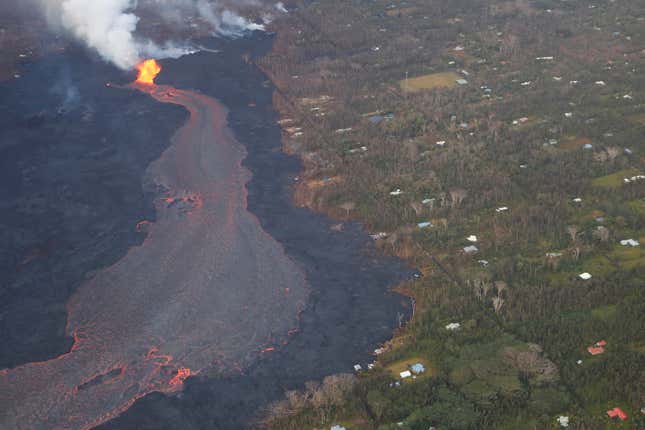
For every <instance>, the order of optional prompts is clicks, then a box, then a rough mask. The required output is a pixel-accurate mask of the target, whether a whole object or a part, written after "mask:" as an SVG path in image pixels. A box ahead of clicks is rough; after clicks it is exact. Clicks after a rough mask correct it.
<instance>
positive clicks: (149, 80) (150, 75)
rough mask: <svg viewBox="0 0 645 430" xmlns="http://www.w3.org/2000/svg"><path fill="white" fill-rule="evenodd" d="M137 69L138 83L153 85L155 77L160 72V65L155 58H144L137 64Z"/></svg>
mask: <svg viewBox="0 0 645 430" xmlns="http://www.w3.org/2000/svg"><path fill="white" fill-rule="evenodd" d="M137 70H139V76H138V77H137V82H138V83H140V84H145V85H154V83H155V78H156V77H157V75H158V74H159V72H161V66H160V65H159V64H158V63H157V62H156V61H155V60H146V61H144V62H143V63H140V64H138V65H137Z"/></svg>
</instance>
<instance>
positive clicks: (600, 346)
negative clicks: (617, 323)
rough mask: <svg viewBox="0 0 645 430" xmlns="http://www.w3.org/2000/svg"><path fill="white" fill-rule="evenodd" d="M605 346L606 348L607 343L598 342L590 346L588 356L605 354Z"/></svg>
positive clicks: (603, 341)
mask: <svg viewBox="0 0 645 430" xmlns="http://www.w3.org/2000/svg"><path fill="white" fill-rule="evenodd" d="M605 346H607V341H606V340H599V341H598V342H596V343H594V344H593V345H592V346H590V347H588V348H587V351H589V354H591V355H600V354H602V353H604V352H605Z"/></svg>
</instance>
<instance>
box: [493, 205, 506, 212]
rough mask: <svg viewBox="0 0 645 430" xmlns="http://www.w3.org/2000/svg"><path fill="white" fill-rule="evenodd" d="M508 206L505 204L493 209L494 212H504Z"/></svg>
mask: <svg viewBox="0 0 645 430" xmlns="http://www.w3.org/2000/svg"><path fill="white" fill-rule="evenodd" d="M507 210H508V208H507V207H506V206H502V207H499V208H497V209H495V212H497V213H500V212H506V211H507Z"/></svg>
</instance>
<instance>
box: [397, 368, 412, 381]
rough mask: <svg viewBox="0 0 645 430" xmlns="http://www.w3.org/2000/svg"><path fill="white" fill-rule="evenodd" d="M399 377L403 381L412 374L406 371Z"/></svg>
mask: <svg viewBox="0 0 645 430" xmlns="http://www.w3.org/2000/svg"><path fill="white" fill-rule="evenodd" d="M399 375H400V376H401V379H405V378H409V377H410V376H412V372H410V371H409V370H404V371H403V372H401V373H399Z"/></svg>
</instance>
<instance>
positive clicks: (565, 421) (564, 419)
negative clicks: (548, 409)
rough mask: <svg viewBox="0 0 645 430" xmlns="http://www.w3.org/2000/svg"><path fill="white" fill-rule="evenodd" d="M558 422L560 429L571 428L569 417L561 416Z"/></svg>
mask: <svg viewBox="0 0 645 430" xmlns="http://www.w3.org/2000/svg"><path fill="white" fill-rule="evenodd" d="M557 421H558V424H560V427H569V417H567V416H564V415H560V416H559V417H558V419H557Z"/></svg>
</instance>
